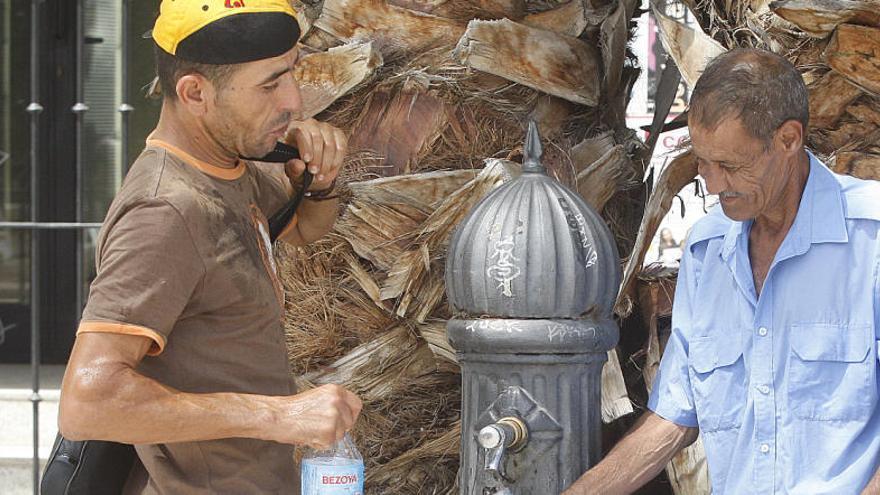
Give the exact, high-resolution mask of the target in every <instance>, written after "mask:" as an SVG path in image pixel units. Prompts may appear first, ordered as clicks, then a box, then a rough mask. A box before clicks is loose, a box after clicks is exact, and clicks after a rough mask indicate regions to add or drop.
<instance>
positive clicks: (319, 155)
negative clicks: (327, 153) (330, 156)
mask: <svg viewBox="0 0 880 495" xmlns="http://www.w3.org/2000/svg"><path fill="white" fill-rule="evenodd" d="M310 136H311V142H312V148H311V158H312V159H311V160H307V161H308V163H309V172H311V173H313V174H315V175H318V174H320V173H321V169H322V168H323V167H324V135H323V134H322V133H321V131H320V129H314V130H312V131H311V133H310Z"/></svg>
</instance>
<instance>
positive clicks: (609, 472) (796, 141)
mask: <svg viewBox="0 0 880 495" xmlns="http://www.w3.org/2000/svg"><path fill="white" fill-rule="evenodd" d="M688 119H689V126H690V134H691V140H692V144H693V150H692V152H693V154H694V157H695V158H696V160H697V161H698V165H699V171H700V174H701V175H702V176H703V177H704V178H705V179H706V184H707V186H708V189H709V192H710V193H712V194H717V195H718V196H719V197H720V202H721V208H720V211H719V209H717V208H716V210H715V211H713V212H712V213H710V215H709V216H707V217H706V218H704V219H702V220H701V221H700V222H698V223H697V224H696V225H695V226H694V228H693V231H692V233H691V235H690V237H689V238H688V244H687V247H686V249H685V252H684V255H683V258H682V261H681V269H680V272H679V277H678V286H677V288H676V293H675V303H674V308H673V315H672V334H671V336H670V338H669V342H668V343H667V345H666V351H665V353H664V355H663V359H662V362H661V365H660V372H659V374H658V375H657V379H656V382H655V384H654V388H653V390H652V392H651V396H650V399H649V402H648V407H649V409H650V410H651V411H650V412H648V413H646V414H645V415H644V416H643V417H642V418H641V419H640V420H639V422H638V423H637V425H636V426H635V427H634V428H633V431H632V432H631V433H630V434H629V435H627V436H626V437H625V438H624V439H622V440H621V442H620V443H619V444H618V445H617V446H616V447H615V448H614V449H613V450H612V451H611V452H610V453H609V455H608V456H607V457H606V458H605V459H604V460H603V461H602V462H601V463H599V464H598V465H597V466H596V467H594V468H593V469H591V470H589V471H588V472H587V473H586V474H584V475H583V476H582V477H581V478H580V479H579V480H578V481H577V482H576V483H575V484H574V485H573V486H572V487H571V488H570V489H569V490H568V491H566V492H565V494H566V495H576V494H587V493H590V494H593V493H595V494H603V495H607V494H617V493H630V492H632V491H634V490H635V489H637V488H638V487H639V486H641V485H642V484H644V483H645V482H646V481H648V480H650V479H651V478H652V477H654V476H655V475H657V474H658V473H659V472H660V470H661V469H662V468H663V466H664V465H666V463H667V462H668V461H669V460H670V459H671V458H672V456H673V455H675V454H676V453H677V452H678V451H679V450H681V449H682V448H684V447H685V446H687V445H689V444H690V443H691V442H693V441H694V440H695V439H696V437H697V434H698V432H699V434H701V435H702V438H703V443H704V446H705V449H706V457H707V460H708V465H709V476H710V480H711V483H712V491H713V493H714V494H716V495H723V494H743V493H761V494H766V493H786V494H788V493H792V494H794V493H799V494H809V495H818V494H844V493H852V494H855V493H859V492H860V491H862V490H864V491H865V492H870V493H878V492H880V491H878V489H877V487H878V486H880V480H878V477H877V475H876V474H875V473H876V472H877V469H878V464H880V409H878V388H880V381H878V374H877V373H878V360H877V356H878V353H877V342H878V340H880V184H876V183H870V182H866V181H861V180H857V179H854V178H851V177H844V176H839V175H835V174H833V173H831V172H830V171H829V170H828V169H827V168H826V167H825V166H824V165H823V164H822V163H821V162H820V161H819V160H817V159H816V157H814V156H813V155H812V154H810V153H809V152H808V151H806V150H805V149H804V140H805V137H806V132H807V123H808V101H807V90H806V88H805V86H804V83H803V80H802V79H801V76H800V74H799V73H798V72H797V70H795V69H794V67H792V66H791V65H790V64H789V63H788V62H787V61H786V60H785V59H784V58H782V57H780V56H778V55H775V54H772V53H769V52H764V51H760V50H734V51H732V52H729V53H726V54H723V55H721V56H719V57H718V58H717V59H715V60H714V61H712V63H710V64H709V66H708V67H707V68H706V71H705V72H704V73H703V75H702V76H701V77H700V79H699V81H698V82H697V84H696V87H695V88H694V93H693V96H692V98H691V109H690V112H689V114H688Z"/></svg>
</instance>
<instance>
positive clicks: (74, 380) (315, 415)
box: [59, 333, 361, 446]
mask: <svg viewBox="0 0 880 495" xmlns="http://www.w3.org/2000/svg"><path fill="white" fill-rule="evenodd" d="M150 345H151V341H150V340H149V339H148V338H146V337H139V336H130V335H116V334H109V333H84V334H80V335H79V336H78V337H77V339H76V343H75V344H74V348H73V352H72V354H71V357H70V361H69V363H68V366H67V371H66V373H65V375H64V381H63V384H62V390H61V404H60V414H59V426H60V429H61V432H62V434H63V435H64V436H65V437H67V438H69V439H72V440H83V439H90V440H110V441H115V442H122V443H166V442H187V441H198V440H212V439H218V438H231V437H245V438H257V439H262V440H274V441H277V442H281V443H288V444H301V445H312V446H326V445H330V444H332V443H333V442H334V441H335V440H337V439H339V438H342V435H343V434H344V433H345V431H347V430H348V429H350V428H351V426H352V425H353V424H354V422H355V420H356V419H357V416H358V414H359V413H360V409H361V401H360V400H359V399H358V398H357V396H355V395H354V394H352V393H351V392H349V391H347V390H345V389H344V388H342V387H339V386H336V385H329V386H326V385H325V386H323V387H319V388H316V389H313V390H309V391H307V392H304V393H301V394H298V395H294V396H282V397H272V396H262V395H251V394H238V393H212V394H192V393H184V392H180V391H177V390H174V389H172V388H170V387H166V386H164V385H162V384H160V383H159V382H157V381H155V380H153V379H150V378H147V377H145V376H143V375H141V374H139V373H137V372H136V371H135V367H136V366H137V364H138V363H139V362H140V361H141V359H143V357H144V355H146V352H147V350H148V349H149V347H150Z"/></svg>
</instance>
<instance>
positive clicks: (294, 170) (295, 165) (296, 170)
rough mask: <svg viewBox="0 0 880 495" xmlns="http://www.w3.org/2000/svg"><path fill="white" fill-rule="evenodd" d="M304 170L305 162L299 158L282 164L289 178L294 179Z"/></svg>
mask: <svg viewBox="0 0 880 495" xmlns="http://www.w3.org/2000/svg"><path fill="white" fill-rule="evenodd" d="M305 170H306V162H304V161H302V160H300V159H298V158H297V159H294V160H290V161H288V162H287V163H285V164H284V173H285V174H287V176H288V177H289V178H291V179H296V178H297V177H299V176H300V175H302V173H303V172H304V171H305Z"/></svg>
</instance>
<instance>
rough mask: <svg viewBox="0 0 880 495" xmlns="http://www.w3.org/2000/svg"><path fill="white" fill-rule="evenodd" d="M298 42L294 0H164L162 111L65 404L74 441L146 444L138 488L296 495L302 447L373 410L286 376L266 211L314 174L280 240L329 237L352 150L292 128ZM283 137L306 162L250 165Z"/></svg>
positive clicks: (79, 347) (111, 227)
mask: <svg viewBox="0 0 880 495" xmlns="http://www.w3.org/2000/svg"><path fill="white" fill-rule="evenodd" d="M298 36H299V25H298V24H297V20H296V18H295V15H294V12H293V10H292V9H291V8H290V6H289V4H288V1H287V0H247V2H244V1H241V2H239V1H236V2H230V1H229V0H201V1H198V2H196V1H188V0H187V1H182V0H177V1H174V0H164V1H163V2H162V4H161V11H160V15H159V18H158V19H157V20H156V23H155V27H154V29H153V32H152V37H153V40H154V41H155V43H156V65H157V71H158V74H159V80H160V82H161V87H162V93H163V95H164V101H163V105H162V112H161V116H160V119H159V123H158V125H157V127H156V129H155V131H154V132H153V133H152V135H151V136H150V138H149V139H148V140H147V146H146V148H145V149H144V152H143V153H142V154H141V155H140V157H139V158H138V159H137V160H136V161H135V163H134V165H133V166H132V167H131V171H130V172H129V174H128V176H127V177H126V179H125V183H124V184H123V186H122V189H121V191H120V192H119V193H118V195H117V196H116V198H115V199H114V201H113V204H112V205H111V207H110V210H109V212H108V214H107V219H106V221H105V223H104V227H103V229H102V232H101V235H100V238H99V241H98V247H97V257H98V274H97V278H96V279H95V281H94V283H93V284H92V287H91V291H90V295H89V300H88V303H87V305H86V308H85V310H84V313H83V319H82V322H81V324H80V327H79V331H78V334H77V339H76V344H75V346H74V349H73V353H72V355H71V357H70V362H69V364H68V368H67V373H66V375H65V377H64V383H63V386H62V394H61V405H60V406H61V407H60V409H61V412H60V427H61V431H62V432H63V434H64V435H65V436H66V437H68V438H71V439H74V440H75V439H96V440H110V441H115V442H122V443H130V444H135V447H136V450H137V454H138V457H139V459H140V462H139V463H137V464H136V466H135V470H134V471H133V472H132V476H131V477H130V478H129V485H128V487H127V491H128V492H130V493H149V494H155V493H175V494H178V493H179V494H187V495H190V494H206V495H207V494H218V493H235V494H242V493H295V492H296V491H297V490H298V487H297V484H296V473H295V470H294V465H293V458H292V455H293V445H295V444H301V445H312V446H326V445H328V444H331V443H333V442H334V441H335V440H337V439H339V438H341V437H342V435H343V434H344V433H345V431H346V430H348V429H350V428H351V427H352V424H353V423H354V421H355V419H356V418H357V416H358V413H359V412H360V408H361V402H360V400H359V399H358V398H357V397H356V396H355V395H354V394H352V393H351V392H348V391H346V390H344V389H342V388H341V387H337V386H324V387H320V388H317V389H314V390H311V391H308V392H304V393H301V394H298V395H294V392H295V390H294V388H293V386H292V382H291V377H290V375H289V371H288V362H287V355H286V346H285V342H284V331H283V319H284V294H283V290H282V287H281V284H280V282H279V279H278V275H277V271H276V268H275V263H274V258H273V256H272V244H271V241H270V239H269V236H268V235H267V231H268V227H267V220H266V218H267V217H270V216H271V215H272V214H273V213H275V212H276V211H277V210H279V209H280V208H281V207H282V206H283V205H284V204H285V203H286V202H287V201H288V199H289V197H290V191H291V189H292V184H291V182H290V181H291V180H292V179H293V178H296V177H297V176H299V175H300V174H301V173H302V171H303V170H304V168H305V167H306V165H308V167H309V168H310V170H311V172H312V173H313V174H314V179H315V180H314V182H313V183H312V185H311V190H310V192H309V193H307V197H306V198H305V200H304V201H303V203H302V205H301V207H300V209H299V212H298V214H297V216H296V217H294V218H293V220H292V221H291V223H290V224H289V225H288V226H287V228H286V229H285V231H284V232H282V234H281V237H280V239H282V240H284V241H287V242H290V243H293V244H296V245H302V244H306V243H308V242H311V241H313V240H315V239H318V238H319V237H321V236H322V235H324V233H326V232H328V231H329V230H330V228H331V227H332V225H333V222H334V220H335V218H336V212H337V203H336V200H335V199H334V198H335V195H334V194H333V187H334V183H335V178H336V176H337V174H338V173H339V168H340V166H341V164H342V161H343V158H344V156H345V153H346V146H347V144H346V138H345V136H344V135H343V134H342V132H340V131H339V130H338V129H335V128H333V127H331V126H328V125H325V124H321V123H319V122H316V121H314V120H307V121H299V120H297V119H299V118H300V115H299V114H300V108H301V102H300V98H299V91H298V88H297V83H296V81H295V80H294V77H293V69H294V66H295V64H296V61H297V57H298V51H297V48H296V42H297V39H298ZM288 132H289V133H290V134H289V135H288V134H287V133H288ZM286 135H288V137H289V138H290V139H291V140H292V141H295V142H296V143H297V145H298V147H299V150H300V154H301V156H302V158H303V160H302V161H301V160H295V161H291V162H288V163H287V164H284V165H268V164H258V163H254V162H253V161H249V160H247V159H242V158H240V157H242V156H245V157H255V156H256V157H260V156H264V155H265V154H267V153H268V152H269V151H271V150H273V149H274V147H275V144H276V142H277V141H278V140H279V139H282V138H284V137H285V136H286ZM285 171H286V172H287V174H285Z"/></svg>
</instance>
